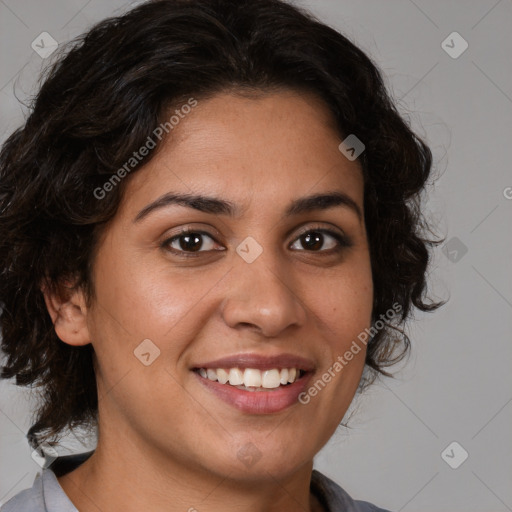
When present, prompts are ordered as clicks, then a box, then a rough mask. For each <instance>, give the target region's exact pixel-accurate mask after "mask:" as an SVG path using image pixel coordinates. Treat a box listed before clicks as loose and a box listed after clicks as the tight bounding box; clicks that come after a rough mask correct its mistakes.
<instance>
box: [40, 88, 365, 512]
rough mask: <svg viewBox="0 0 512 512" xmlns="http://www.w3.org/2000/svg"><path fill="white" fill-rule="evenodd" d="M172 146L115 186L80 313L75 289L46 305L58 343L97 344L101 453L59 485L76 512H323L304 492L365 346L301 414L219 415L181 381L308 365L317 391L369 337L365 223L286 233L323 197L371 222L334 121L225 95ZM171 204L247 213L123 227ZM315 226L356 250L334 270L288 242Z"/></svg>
mask: <svg viewBox="0 0 512 512" xmlns="http://www.w3.org/2000/svg"><path fill="white" fill-rule="evenodd" d="M171 135H172V137H170V138H168V139H167V140H165V142H164V143H163V144H162V146H161V147H160V148H159V150H158V153H157V154H156V155H155V157H154V158H153V159H152V160H151V161H150V162H149V163H148V164H147V165H146V166H144V167H143V168H142V169H140V170H139V171H137V172H136V173H134V174H133V175H131V176H129V177H128V178H126V179H127V180H128V181H127V183H126V194H125V195H124V198H123V201H122V203H121V206H120V209H119V210H118V212H117V214H116V216H115V218H114V219H113V221H112V222H111V223H110V225H109V226H108V227H107V229H106V230H105V232H104V236H103V238H102V239H101V241H100V244H99V247H98V252H97V256H96V259H95V261H94V266H93V277H94V283H95V299H94V301H93V303H92V304H91V305H90V307H89V308H88V307H87V306H86V301H85V297H84V295H83V294H82V292H81V291H80V290H77V291H76V292H74V293H73V294H72V295H71V296H69V297H68V298H67V299H64V300H62V299H59V298H58V297H57V296H56V295H51V294H49V293H47V292H45V297H46V302H47V306H48V310H49V312H50V314H51V316H52V318H53V320H54V324H55V330H56V333H57V335H58V336H59V337H60V339H61V340H62V341H63V342H65V343H69V344H70V345H77V346H78V345H84V344H88V343H92V344H93V346H94V350H95V354H96V376H97V383H98V393H99V441H98V447H97V449H96V452H95V454H94V455H93V456H92V457H91V458H90V459H89V460H88V461H87V462H85V463H84V464H82V465H81V466H80V467H79V468H78V469H76V470H74V471H72V472H71V473H68V474H67V475H64V476H63V477H60V478H59V482H60V484H61V485H62V487H63V489H64V491H65V492H66V493H67V494H68V496H69V497H70V499H71V500H72V501H73V503H74V504H75V506H76V507H77V508H79V510H80V511H82V512H84V511H85V512H88V511H98V510H127V511H132V510H133V511H135V510H152V511H157V512H158V511H163V510H165V511H178V510H179V511H185V510H194V509H196V510H197V511H202V510H208V511H210V512H216V511H220V510H222V511H223V512H229V511H231V510H233V511H234V510H236V511H239V510H245V511H251V512H252V511H254V512H256V511H260V512H263V511H277V510H279V511H280V512H283V511H290V512H291V511H297V510H321V507H320V504H319V503H318V502H317V501H316V499H313V498H312V496H311V495H310V492H309V483H310V479H311V471H312V466H313V457H314V456H315V454H316V453H317V452H318V451H319V450H320V449H321V448H322V446H324V444H325V443H326V442H327V441H328V439H329V438H330V437H331V435H332V434H333V433H334V431H335V430H336V428H337V426H338V425H339V423H340V421H341V420H342V418H343V416H344V414H345V412H346V410H347V408H348V406H349V405H350V402H351V401H352V398H353V396H354V394H355V392H356V390H357V386H358V383H359V381H360V378H361V374H362V371H363V367H364V358H365V350H364V347H363V350H361V351H360V352H359V353H358V354H357V355H355V356H354V358H353V359H352V361H350V363H349V364H347V365H346V366H345V367H344V368H343V370H342V371H341V372H339V373H338V374H336V377H335V378H333V379H332V380H331V382H330V383H329V384H328V385H326V386H325V388H324V389H323V390H322V391H320V392H319V393H318V394H317V396H315V397H314V398H311V401H310V402H309V403H308V404H307V405H302V404H300V403H296V404H294V405H292V406H291V407H288V408H287V409H285V410H284V411H281V412H278V413H272V414H247V413H243V412H241V411H240V410H238V409H236V408H234V407H233V406H231V405H229V404H226V403H225V402H223V401H221V400H220V399H218V398H217V397H216V396H215V395H213V394H212V393H211V392H210V391H209V390H207V389H205V388H204V386H203V385H202V384H201V383H200V382H199V381H198V379H197V377H196V376H195V375H194V374H193V373H192V372H191V370H190V368H191V367H192V366H193V365H194V363H198V362H205V361H211V360H215V359H217V358H220V357H224V356H229V355H233V354H239V353H249V352H250V353H257V354H262V355H276V354H280V353H283V352H287V353H292V354H296V355H300V356H303V357H306V358H309V359H311V360H312V361H313V362H314V364H315V367H316V369H315V376H314V377H313V381H312V382H315V381H316V380H317V379H318V378H320V377H321V375H322V374H323V373H324V372H326V371H327V369H328V368H329V367H331V366H332V365H333V363H334V361H336V358H337V357H338V356H339V355H342V354H344V353H345V352H346V350H348V349H349V347H350V345H351V343H352V341H353V340H356V339H357V335H358V334H359V333H360V332H362V331H363V330H364V329H365V328H367V327H369V326H370V324H371V312H372V299H373V285H372V273H371V265H370V255H369V249H368V242H367V235H366V230H365V225H364V218H359V217H358V216H357V214H356V213H355V212H354V211H353V210H352V209H350V208H347V207H344V206H335V207H332V208H329V209H327V210H315V211H311V212H307V213H302V214H299V215H294V216H292V217H290V218H286V219H284V220H283V219H282V218H281V217H282V215H283V212H284V211H285V209H286V207H287V205H288V204H289V202H290V201H292V200H293V199H297V198H299V197H302V196H306V195H311V194H313V193H323V192H327V191H333V190H336V191H341V192H344V193H345V194H347V195H348V196H349V197H350V198H352V199H353V201H354V202H355V203H356V204H357V205H358V206H359V208H360V210H361V211H364V209H363V192H364V184H363V177H362V172H361V168H360V165H359V163H358V162H357V161H353V162H351V161H349V160H348V159H347V158H345V157H344V156H343V154H342V153H341V152H340V151H339V149H338V145H339V143H340V142H341V140H342V139H341V137H340V134H339V133H338V132H337V131H336V130H335V128H334V125H333V119H332V118H331V114H330V113H329V111H328V109H327V107H326V106H325V105H324V104H323V103H322V102H321V101H320V100H319V99H317V98H316V97H314V96H311V95H305V94H299V93H297V92H293V91H282V92H273V93H268V94H265V95H261V96H260V97H252V98H247V97H241V96H239V95H232V94H228V93H223V94H218V95H216V96H214V97H212V98H210V99H208V100H203V101H199V102H198V105H197V107H196V108H194V109H193V111H192V112H191V113H190V114H188V115H187V116H186V117H185V118H184V119H182V120H181V121H180V123H179V125H177V126H176V127H175V128H174V130H173V132H171ZM167 192H184V193H201V194H205V195H211V196H215V197H218V198H222V199H226V200H229V201H231V202H233V203H235V204H236V205H237V206H239V207H240V210H241V211H240V215H239V216H238V217H229V216H226V215H220V214H216V215H213V214H207V213H203V212H199V211H196V210H193V209H190V208H187V207H184V206H179V205H170V206H167V207H165V208H161V209H157V210H154V211H153V212H151V213H150V214H148V215H147V216H146V217H145V218H143V219H142V220H140V221H139V222H134V218H135V217H136V216H137V214H138V213H139V212H140V211H141V210H142V209H143V208H144V207H146V206H147V205H148V204H150V203H151V202H153V201H155V200H156V199H157V198H159V197H160V196H161V195H163V194H164V193H167ZM104 200H108V196H107V198H105V199H104ZM309 226H310V227H311V231H314V230H315V229H318V228H326V229H332V230H334V231H335V232H340V233H344V234H345V235H346V236H348V237H349V238H350V239H351V241H352V246H351V247H346V248H345V247H342V248H341V250H340V252H338V253H331V254H330V255H329V254H328V253H329V249H331V248H332V247H336V246H337V242H336V240H335V239H333V238H332V237H331V236H330V235H325V237H324V239H323V244H322V243H321V242H320V244H319V246H318V248H317V249H316V250H311V249H308V246H307V245H305V246H304V245H303V244H302V243H301V240H303V239H304V237H301V233H300V231H299V230H300V228H302V227H309ZM180 227H190V228H193V229H195V230H199V231H205V232H207V233H208V235H209V236H204V237H203V238H202V241H203V246H202V248H201V251H200V252H195V253H194V254H195V255H199V256H198V257H196V258H188V259H187V258H186V257H183V256H179V255H176V254H172V253H171V252H170V250H169V248H166V247H165V246H164V247H162V243H163V242H164V241H165V240H166V239H169V238H170V237H172V236H175V235H176V234H177V233H178V231H179V228H180ZM210 236H211V238H210ZM247 236H251V237H252V238H254V239H255V240H256V241H257V242H258V243H259V244H260V246H261V247H262V248H263V252H262V254H261V255H260V256H259V257H258V258H257V259H256V260H255V261H254V262H252V263H250V264H249V263H247V262H246V261H245V260H244V259H242V258H241V257H240V256H239V255H238V254H237V252H236V247H237V246H238V245H239V244H240V243H241V242H242V241H243V240H244V239H245V238H246V237H247ZM172 247H173V248H175V249H177V250H179V249H180V248H181V249H182V247H183V246H180V244H179V240H178V241H177V242H174V243H173V245H172ZM185 247H186V245H185ZM219 248H224V249H225V250H223V251H215V250H214V249H219ZM182 250H183V249H182ZM144 339H150V340H152V342H153V343H154V344H155V345H156V346H157V347H158V349H159V350H160V356H159V357H158V358H156V359H155V360H154V362H152V364H150V365H149V366H145V365H143V364H142V363H141V362H140V361H139V360H138V359H137V358H136V357H134V350H135V349H136V348H137V346H138V345H139V344H140V343H141V341H142V340H144ZM248 443H252V444H253V445H254V446H255V447H256V448H257V450H258V452H259V454H260V455H261V458H260V459H259V460H258V461H257V462H256V463H254V464H253V465H250V466H249V465H245V464H244V463H242V461H241V460H240V459H239V458H238V457H237V453H238V451H239V450H240V449H241V448H242V447H243V446H245V445H247V444H248Z"/></svg>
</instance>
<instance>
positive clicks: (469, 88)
mask: <svg viewBox="0 0 512 512" xmlns="http://www.w3.org/2000/svg"><path fill="white" fill-rule="evenodd" d="M135 3H137V2H132V4H135ZM300 4H302V5H304V6H307V7H309V8H310V9H312V10H313V12H314V13H316V14H317V16H318V17H319V18H320V19H322V20H324V21H326V22H328V23H329V24H331V25H332V26H334V27H336V28H338V29H339V30H341V31H342V32H343V33H345V34H346V35H347V36H349V38H351V39H352V40H354V41H355V42H356V43H357V44H359V45H360V46H361V47H362V48H363V49H364V50H366V51H367V52H368V53H369V54H370V55H371V56H372V57H373V59H374V60H375V61H376V62H377V63H378V64H379V66H380V67H381V69H382V70H383V71H384V74H385V75H386V77H387V81H388V85H389V88H390V90H391V91H392V94H393V96H394V97H395V99H396V100H397V102H398V104H399V106H400V109H401V111H402V112H404V113H407V115H408V116H409V119H410V121H411V123H412V124H413V126H414V128H415V129H416V130H417V131H418V132H419V133H420V134H421V135H423V136H424V137H425V138H426V139H427V141H428V142H429V144H430V145H431V147H432V149H433V151H434V155H435V159H436V174H437V175H438V176H439V178H438V180H437V181H436V183H435V186H434V185H432V186H431V187H430V188H429V190H428V202H427V203H426V207H427V217H428V218H429V219H430V220H431V222H433V223H434V224H435V225H436V226H437V233H438V234H439V235H440V236H446V240H447V242H446V247H444V246H442V245H441V246H439V247H438V248H437V249H436V250H435V257H434V260H433V265H432V267H431V268H432V272H431V290H432V293H431V296H432V297H433V298H435V299H436V298H437V299H439V298H447V297H449V299H450V300H449V302H448V304H447V305H446V306H444V308H442V309H441V310H439V311H437V312H436V313H433V314H420V313H418V314H416V321H415V323H414V324H411V325H410V327H409V330H408V333H409V335H410V337H411V339H412V342H413V354H412V357H411V358H410V359H409V361H408V362H407V364H406V365H401V367H402V369H400V371H399V373H398V375H397V379H396V380H394V381H393V380H390V379H386V380H383V381H381V382H379V383H377V384H376V385H374V386H373V388H371V389H370V390H369V391H368V392H367V393H366V394H365V395H364V396H362V397H359V398H358V399H357V400H356V401H355V402H354V404H353V405H354V409H353V410H354V411H355V414H354V415H353V416H352V418H351V422H350V424H351V427H352V428H351V429H350V430H349V431H347V430H345V429H340V431H339V433H338V434H337V435H335V436H334V437H333V438H332V439H331V441H330V442H329V444H328V445H327V446H326V447H325V448H324V450H322V452H321V453H320V454H319V455H318V457H317V459H316V467H317V468H318V469H319V470H321V471H323V472H324V473H326V474H327V475H328V476H330V477H331V478H333V479H334V480H336V481H337V482H338V483H340V484H341V485H342V486H343V487H344V488H345V489H346V490H347V491H348V492H349V493H351V494H352V495H353V496H354V497H355V498H359V499H365V500H368V501H372V502H374V503H376V504H378V505H379V506H382V507H385V508H389V509H390V510H394V511H402V510H403V511H409V512H413V511H425V510H429V511H432V512H435V511H447V510H450V511H456V510H464V511H466V512H471V511H474V512H476V511H481V512H483V511H485V512H489V511H496V512H498V511H505V510H509V511H511V510H512V486H511V482H512V439H511V435H510V432H511V429H510V426H511V423H512V404H511V402H512V372H511V371H510V365H511V363H512V344H511V343H510V341H511V340H510V337H511V336H510V333H511V327H512V314H511V313H512V272H511V265H510V261H511V257H512V242H511V236H510V234H511V230H510V224H511V222H510V221H511V219H512V217H511V214H512V199H510V198H511V197H512V188H508V187H512V173H511V171H510V165H509V157H508V151H509V149H510V146H511V142H510V136H511V134H512V84H511V76H512V73H511V71H512V69H511V68H512V60H511V58H510V55H511V50H512V48H511V41H512V36H511V30H510V27H511V26H512V1H511V0H499V1H497V0H480V1H476V0H473V1H461V0H459V1H450V2H446V1H444V0H443V1H442V0H434V1H428V2H427V1H426V0H414V1H413V0H388V1H383V0H364V1H361V0H359V1H358V0H309V1H305V0H303V1H301V2H300ZM128 5H130V2H128V3H127V2H123V1H122V0H115V1H114V0H111V1H99V0H92V1H91V0H90V1H86V0H71V1H70V0H66V1H64V0H52V1H47V2H40V1H36V0H18V1H16V0H0V42H1V52H0V112H1V123H0V140H2V141H3V140H4V139H5V138H6V136H7V135H8V134H9V133H10V132H11V131H12V130H13V129H14V128H16V127H17V126H18V125H19V124H20V123H21V122H22V120H23V116H24V114H25V113H26V108H25V107H24V106H23V105H22V104H20V103H19V102H18V100H17V99H16V97H15V95H14V92H13V90H15V92H16V96H17V97H18V98H19V99H20V100H22V101H25V100H26V99H27V97H29V96H30V95H31V94H33V93H34V92H35V90H36V89H35V87H36V77H37V75H38V73H39V72H40V70H41V69H42V66H43V65H44V64H45V63H46V62H48V61H47V60H44V59H42V58H41V57H40V56H39V55H38V54H36V53H35V52H34V51H33V50H32V48H31V43H32V41H33V40H35V39H36V37H37V36H38V35H39V34H40V33H41V32H43V31H46V32H49V33H50V34H51V35H52V37H54V38H55V39H56V40H57V41H59V42H65V41H67V40H69V39H70V38H72V37H74V36H76V35H78V34H79V33H81V32H83V31H84V30H85V29H87V28H88V27H89V26H90V25H91V24H92V23H94V22H96V21H98V20H100V19H102V18H104V17H106V16H109V15H111V14H114V13H120V12H122V11H124V10H125V9H126V8H127V6H128ZM454 31H457V32H458V33H460V35H461V36H462V37H463V38H464V39H465V40H466V41H467V43H468V44H469V47H468V49H467V50H466V51H465V52H464V53H462V54H461V55H460V56H459V57H458V58H452V57H451V56H450V55H448V53H446V51H445V50H444V49H443V47H442V46H441V43H442V41H444V40H445V39H446V38H447V36H448V35H449V34H451V33H452V32H454ZM452 39H453V38H452ZM446 44H448V45H449V46H453V48H452V49H451V51H452V52H453V51H456V50H458V49H459V48H461V46H460V41H457V40H456V39H455V40H454V41H453V42H452V40H451V39H450V38H449V39H448V41H447V43H446ZM507 196H508V198H507ZM507 222H508V226H509V227H508V229H506V225H507ZM465 250H467V252H466V253H464V251H465ZM397 370H399V368H397ZM0 387H1V400H0V429H1V442H0V503H1V502H5V501H6V500H7V499H8V498H9V497H10V496H12V495H14V494H15V493H17V492H19V491H20V490H21V489H23V488H26V487H29V486H30V485H31V484H32V481H33V478H34V475H35V474H36V473H37V471H38V470H39V469H40V468H39V466H38V465H37V464H36V463H35V462H34V461H33V460H32V459H31V457H30V450H29V447H28V444H27V442H26V439H25V437H24V433H25V432H26V430H27V428H28V426H29V425H30V417H29V407H30V402H29V397H28V396H27V394H26V393H25V392H23V391H20V390H17V389H16V388H15V387H14V386H12V385H11V384H9V383H5V382H2V383H1V384H0ZM507 432H508V433H507ZM68 441H69V442H68V444H67V445H66V446H67V448H68V449H69V450H73V449H79V450H83V448H80V447H79V448H77V447H76V443H75V445H73V444H72V441H73V440H72V439H69V440H68ZM453 441H456V442H457V443H458V446H456V448H455V449H454V450H453V451H451V450H448V452H447V454H448V456H446V455H445V459H446V460H449V461H450V462H451V463H452V465H454V463H457V462H460V456H461V453H462V451H461V450H462V449H461V448H459V446H460V447H462V448H463V449H464V450H466V451H467V452H468V454H469V457H468V458H467V460H465V462H464V463H463V464H461V465H460V466H459V467H458V468H457V469H452V468H451V467H450V466H449V465H448V464H447V462H445V460H443V458H442V456H441V454H442V452H443V451H444V450H445V448H446V447H448V445H450V443H452V442H453ZM63 453H65V451H63Z"/></svg>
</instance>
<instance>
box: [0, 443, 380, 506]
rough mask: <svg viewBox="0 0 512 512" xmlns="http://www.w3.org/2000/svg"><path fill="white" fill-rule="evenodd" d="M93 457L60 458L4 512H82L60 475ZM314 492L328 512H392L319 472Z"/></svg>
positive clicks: (315, 475)
mask: <svg viewBox="0 0 512 512" xmlns="http://www.w3.org/2000/svg"><path fill="white" fill-rule="evenodd" d="M91 454H92V452H88V453H87V454H79V455H69V456H66V457H59V458H58V459H57V460H56V461H55V462H54V464H53V466H52V469H49V468H48V469H43V471H42V473H41V474H38V475H37V476H36V479H35V481H34V485H33V486H32V487H31V488H30V489H26V490H25V491H21V492H20V493H19V494H17V495H16V496H14V497H13V498H11V499H10V500H9V501H8V502H7V503H6V504H5V505H4V506H3V507H2V508H1V510H0V512H78V510H77V508H76V507H75V506H74V505H73V503H72V502H71V500H70V499H69V498H68V496H67V495H66V493H65V492H64V490H63V489H62V487H61V486H60V484H59V481H58V480H57V475H59V476H60V475H62V474H65V473H67V472H68V471H71V470H73V469H75V468H76V467H78V466H79V465H80V464H81V463H82V462H83V461H84V460H86V459H87V458H88V457H89V456H90V455H91ZM57 462H59V464H57V465H56V463H57ZM57 468H60V469H57ZM54 471H55V472H54ZM56 473H57V475H56ZM310 488H311V492H312V493H313V494H314V495H315V496H316V497H317V499H318V500H319V501H320V503H321V504H322V505H323V507H324V508H325V510H326V511H327V512H389V511H388V510H385V509H382V508H378V507H376V506H375V505H372V504H371V503H368V502H366V501H355V500H353V499H352V498H351V497H350V496H349V495H348V494H347V493H346V492H345V491H344V490H343V489H342V488H341V487H340V486H339V485H338V484H336V483H335V482H333V481H332V480H330V479H329V478H327V477H326V476H325V475H322V473H320V472H319V471H316V470H313V473H312V475H311V486H310Z"/></svg>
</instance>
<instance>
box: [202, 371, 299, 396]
mask: <svg viewBox="0 0 512 512" xmlns="http://www.w3.org/2000/svg"><path fill="white" fill-rule="evenodd" d="M194 371H195V372H196V373H198V374H199V375H200V376H201V377H202V378H203V379H208V380H210V381H212V382H218V383H219V384H223V385H228V386H232V387H235V388H236V389H241V390H243V391H252V392H254V391H269V390H273V389H278V388H280V387H285V386H290V385H291V384H293V383H294V382H297V381H298V380H299V379H301V378H302V377H304V375H306V373H307V372H306V371H305V370H301V369H300V368H271V369H269V370H259V369H258V368H245V369H243V368H198V369H194Z"/></svg>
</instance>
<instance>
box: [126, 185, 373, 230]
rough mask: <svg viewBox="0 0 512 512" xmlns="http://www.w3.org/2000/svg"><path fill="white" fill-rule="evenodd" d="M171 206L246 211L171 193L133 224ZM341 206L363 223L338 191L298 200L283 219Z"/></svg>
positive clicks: (352, 204) (351, 203) (356, 209)
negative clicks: (354, 214) (350, 211)
mask: <svg viewBox="0 0 512 512" xmlns="http://www.w3.org/2000/svg"><path fill="white" fill-rule="evenodd" d="M170 205H179V206H185V207H187V208H192V209H194V210H198V211H200V212H203V213H209V214H214V215H227V216H230V217H237V216H239V215H240V213H241V211H242V209H241V208H240V207H239V206H237V205H236V204H235V203H232V202H231V201H227V200H225V199H220V198H217V197H211V196H203V195H199V194H179V193H172V192H171V193H168V194H164V195H163V196H161V197H159V198H158V199H156V200H155V201H153V202H152V203H150V204H148V205H147V206H145V207H144V208H143V209H142V210H141V211H140V212H139V213H138V214H137V216H136V217H135V219H134V220H133V222H140V221H141V220H142V219H143V218H144V217H147V216H148V215H149V214H150V213H151V212H153V211H155V210H158V209H160V208H165V207H167V206H170ZM337 206H343V207H346V208H348V209H350V210H352V211H353V212H354V213H356V215H357V216H358V217H359V220H360V221H362V219H363V214H362V211H361V209H360V208H359V205H358V204H357V203H356V202H355V201H354V200H353V199H352V198H351V197H350V196H348V195H347V194H345V193H344V192H340V191H337V190H336V191H332V192H324V193H320V194H313V195H310V196H305V197H300V198H298V199H294V200H293V201H292V202H291V203H290V204H289V205H288V207H287V208H286V211H285V212H284V215H283V218H287V217H291V216H292V215H299V214H302V213H309V212H311V211H314V210H327V209H330V208H334V207H337Z"/></svg>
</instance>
